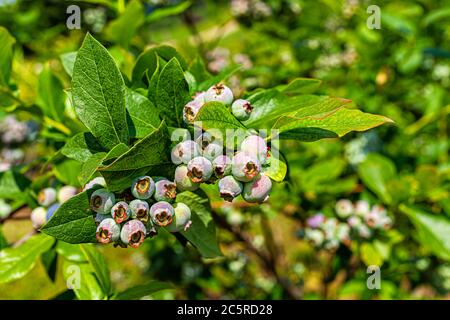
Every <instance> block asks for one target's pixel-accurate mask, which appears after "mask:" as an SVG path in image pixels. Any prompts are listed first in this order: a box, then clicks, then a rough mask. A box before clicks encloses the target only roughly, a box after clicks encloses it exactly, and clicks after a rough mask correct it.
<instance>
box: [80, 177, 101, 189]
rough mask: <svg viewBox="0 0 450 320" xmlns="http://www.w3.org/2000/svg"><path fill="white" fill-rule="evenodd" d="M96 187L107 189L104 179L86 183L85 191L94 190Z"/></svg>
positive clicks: (98, 178)
mask: <svg viewBox="0 0 450 320" xmlns="http://www.w3.org/2000/svg"><path fill="white" fill-rule="evenodd" d="M95 186H99V187H106V181H105V179H104V178H103V177H96V178H94V179H92V180H91V181H89V182H88V183H86V185H85V186H84V188H83V191H86V190H89V189H92V188H93V187H95Z"/></svg>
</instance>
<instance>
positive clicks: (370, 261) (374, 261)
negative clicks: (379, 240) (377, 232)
mask: <svg viewBox="0 0 450 320" xmlns="http://www.w3.org/2000/svg"><path fill="white" fill-rule="evenodd" d="M360 250H361V260H362V261H363V262H364V263H365V264H366V266H379V267H380V266H381V265H382V264H383V257H382V255H381V254H380V253H379V252H378V250H377V248H376V247H375V246H374V245H373V244H371V243H369V242H364V243H363V244H362V245H361V248H360Z"/></svg>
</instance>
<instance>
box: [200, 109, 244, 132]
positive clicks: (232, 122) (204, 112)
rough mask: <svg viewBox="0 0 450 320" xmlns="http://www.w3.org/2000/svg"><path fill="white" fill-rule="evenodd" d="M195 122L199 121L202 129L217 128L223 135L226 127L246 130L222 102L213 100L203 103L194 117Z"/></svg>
mask: <svg viewBox="0 0 450 320" xmlns="http://www.w3.org/2000/svg"><path fill="white" fill-rule="evenodd" d="M195 122H201V128H202V129H203V130H208V129H217V130H220V131H222V134H224V136H225V134H226V129H234V130H237V129H242V130H244V131H246V130H247V128H246V127H245V126H244V125H243V124H242V123H241V122H239V120H238V119H236V117H235V116H233V115H232V114H231V113H230V111H229V110H228V108H227V107H226V106H225V105H224V104H223V103H221V102H215V101H213V102H208V103H205V104H204V105H203V107H202V108H201V109H200V111H199V112H198V113H197V116H196V117H195ZM199 125H200V123H199Z"/></svg>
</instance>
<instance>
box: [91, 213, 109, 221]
mask: <svg viewBox="0 0 450 320" xmlns="http://www.w3.org/2000/svg"><path fill="white" fill-rule="evenodd" d="M107 218H111V219H112V216H111V215H110V213H108V214H101V213H97V214H96V215H95V219H94V220H95V222H96V224H99V223H100V222H102V221H103V220H105V219H107Z"/></svg>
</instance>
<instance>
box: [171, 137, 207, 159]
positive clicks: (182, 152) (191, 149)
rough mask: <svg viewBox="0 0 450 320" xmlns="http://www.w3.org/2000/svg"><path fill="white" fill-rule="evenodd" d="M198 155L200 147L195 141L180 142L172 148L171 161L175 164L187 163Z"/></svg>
mask: <svg viewBox="0 0 450 320" xmlns="http://www.w3.org/2000/svg"><path fill="white" fill-rule="evenodd" d="M199 155H200V148H199V146H198V144H197V143H196V142H195V141H192V140H187V141H183V142H180V143H179V144H177V145H176V146H175V147H174V148H173V149H172V154H171V157H172V162H173V163H175V164H181V163H184V164H187V163H188V162H189V161H190V160H192V159H193V158H195V157H198V156H199Z"/></svg>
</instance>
